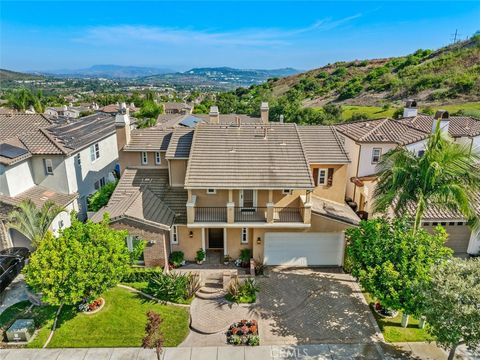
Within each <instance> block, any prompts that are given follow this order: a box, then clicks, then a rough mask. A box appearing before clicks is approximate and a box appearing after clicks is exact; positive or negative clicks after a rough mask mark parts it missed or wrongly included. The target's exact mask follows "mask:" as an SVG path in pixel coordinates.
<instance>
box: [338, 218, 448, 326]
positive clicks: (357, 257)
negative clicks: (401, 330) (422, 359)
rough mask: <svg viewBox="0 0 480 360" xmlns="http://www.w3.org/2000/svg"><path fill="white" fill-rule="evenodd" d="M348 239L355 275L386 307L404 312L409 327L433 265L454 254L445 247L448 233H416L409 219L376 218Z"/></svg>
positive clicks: (350, 234)
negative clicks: (419, 291) (423, 285)
mask: <svg viewBox="0 0 480 360" xmlns="http://www.w3.org/2000/svg"><path fill="white" fill-rule="evenodd" d="M347 237H348V240H349V243H348V247H347V254H348V259H349V260H350V261H351V266H352V270H351V271H352V275H353V276H355V277H356V278H358V281H359V282H360V284H361V285H362V287H363V288H364V289H365V290H366V291H368V292H369V293H370V294H372V295H373V296H374V297H375V298H377V299H378V300H379V301H380V302H381V304H382V305H383V306H385V307H387V308H389V309H394V310H402V311H403V312H404V315H405V317H404V325H405V326H406V322H407V321H408V317H407V316H408V315H410V314H418V305H419V304H418V292H417V290H416V289H418V287H419V286H420V284H424V283H428V281H429V280H430V270H431V268H432V266H433V265H434V264H436V263H438V262H440V261H442V260H445V259H448V258H449V257H450V255H451V253H452V250H450V249H449V248H446V247H445V246H444V243H445V241H446V239H447V234H446V232H445V230H444V229H443V228H442V227H438V228H437V229H436V230H435V233H434V234H430V233H428V232H426V231H425V230H423V229H421V230H419V231H418V232H417V233H416V234H413V232H412V229H411V225H410V221H409V220H408V219H406V218H397V219H393V220H389V219H387V218H376V219H372V220H368V221H362V222H361V223H360V226H359V227H358V228H352V229H348V230H347Z"/></svg>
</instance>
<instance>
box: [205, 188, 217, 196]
mask: <svg viewBox="0 0 480 360" xmlns="http://www.w3.org/2000/svg"><path fill="white" fill-rule="evenodd" d="M216 193H217V190H216V189H207V194H209V195H212V194H216Z"/></svg>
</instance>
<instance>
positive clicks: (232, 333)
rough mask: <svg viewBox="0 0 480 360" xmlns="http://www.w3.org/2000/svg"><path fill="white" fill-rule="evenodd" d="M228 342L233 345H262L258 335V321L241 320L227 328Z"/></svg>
mask: <svg viewBox="0 0 480 360" xmlns="http://www.w3.org/2000/svg"><path fill="white" fill-rule="evenodd" d="M226 335H227V343H229V344H232V345H249V346H258V345H260V338H259V336H258V323H257V321H256V320H250V321H249V320H240V321H239V322H235V323H233V324H232V325H230V327H229V328H228V330H227V333H226Z"/></svg>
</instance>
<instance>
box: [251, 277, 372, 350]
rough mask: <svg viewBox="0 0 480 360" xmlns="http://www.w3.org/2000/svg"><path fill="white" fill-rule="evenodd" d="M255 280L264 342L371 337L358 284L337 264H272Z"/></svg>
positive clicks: (362, 340) (363, 339) (357, 340)
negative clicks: (335, 266)
mask: <svg viewBox="0 0 480 360" xmlns="http://www.w3.org/2000/svg"><path fill="white" fill-rule="evenodd" d="M258 281H259V285H260V293H259V298H258V301H259V303H258V310H259V312H260V316H261V320H260V324H259V325H260V326H259V331H260V339H261V342H262V344H263V345H279V344H318V343H337V344H338V343H368V342H372V341H374V340H375V334H376V331H375V327H374V325H373V322H372V321H374V320H373V317H372V314H371V312H370V310H369V308H368V305H367V304H366V303H365V301H364V300H363V296H362V294H361V293H359V288H358V285H357V284H356V283H355V281H354V280H353V278H352V277H351V276H350V275H347V274H343V273H341V272H340V270H339V269H322V268H319V269H279V268H272V269H270V271H269V272H268V276H267V277H264V278H258Z"/></svg>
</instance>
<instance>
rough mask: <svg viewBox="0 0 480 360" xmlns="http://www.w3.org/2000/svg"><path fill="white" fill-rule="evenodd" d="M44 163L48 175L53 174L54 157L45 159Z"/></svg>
mask: <svg viewBox="0 0 480 360" xmlns="http://www.w3.org/2000/svg"><path fill="white" fill-rule="evenodd" d="M44 163H45V173H46V174H47V175H53V163H52V159H45V160H44Z"/></svg>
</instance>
